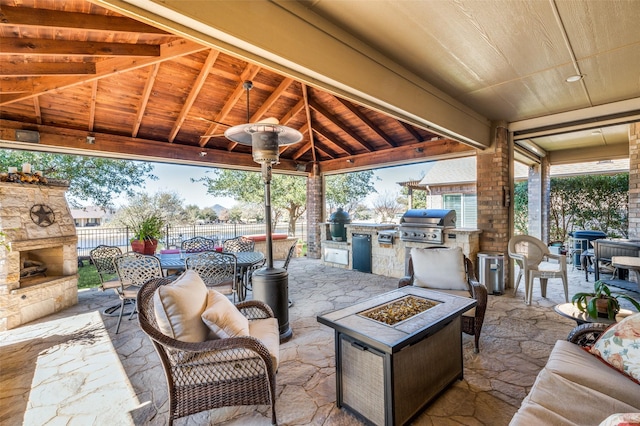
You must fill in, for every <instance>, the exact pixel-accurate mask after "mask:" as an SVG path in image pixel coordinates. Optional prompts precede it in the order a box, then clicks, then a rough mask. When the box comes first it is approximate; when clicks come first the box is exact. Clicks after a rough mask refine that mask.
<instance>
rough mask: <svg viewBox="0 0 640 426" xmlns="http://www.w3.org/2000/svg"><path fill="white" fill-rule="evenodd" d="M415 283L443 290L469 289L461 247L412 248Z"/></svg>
mask: <svg viewBox="0 0 640 426" xmlns="http://www.w3.org/2000/svg"><path fill="white" fill-rule="evenodd" d="M411 259H412V262H413V273H414V283H413V285H415V286H418V287H426V288H433V289H441V290H468V287H467V282H466V274H465V272H464V255H463V254H462V249H461V248H460V247H455V248H433V249H423V248H415V247H414V248H412V249H411Z"/></svg>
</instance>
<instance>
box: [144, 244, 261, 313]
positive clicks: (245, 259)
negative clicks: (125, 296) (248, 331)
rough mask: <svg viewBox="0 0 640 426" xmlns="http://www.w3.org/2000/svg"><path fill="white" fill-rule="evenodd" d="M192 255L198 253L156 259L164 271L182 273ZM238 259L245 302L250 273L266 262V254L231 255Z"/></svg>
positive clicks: (251, 252) (168, 255)
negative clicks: (254, 267)
mask: <svg viewBox="0 0 640 426" xmlns="http://www.w3.org/2000/svg"><path fill="white" fill-rule="evenodd" d="M192 254H196V253H185V254H180V253H160V254H156V257H157V258H158V259H160V267H161V268H162V270H163V271H176V272H182V271H184V270H185V259H186V258H187V257H189V256H190V255H192ZM230 254H233V255H234V256H235V257H236V262H237V267H238V272H239V274H240V277H241V284H242V285H243V289H241V291H239V292H238V293H239V297H240V301H242V300H244V296H243V295H246V289H247V287H248V286H249V276H248V272H249V271H250V270H251V269H252V267H253V266H255V265H257V264H259V263H260V262H262V261H264V254H263V253H262V252H259V251H241V252H233V253H230Z"/></svg>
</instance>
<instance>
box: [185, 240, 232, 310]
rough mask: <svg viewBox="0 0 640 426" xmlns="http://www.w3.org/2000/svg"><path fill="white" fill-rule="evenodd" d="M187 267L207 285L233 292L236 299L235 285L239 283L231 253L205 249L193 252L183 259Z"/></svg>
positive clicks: (225, 292)
mask: <svg viewBox="0 0 640 426" xmlns="http://www.w3.org/2000/svg"><path fill="white" fill-rule="evenodd" d="M185 264H186V267H187V269H193V270H194V271H196V272H197V273H198V275H199V276H200V278H202V281H204V283H205V285H206V286H207V287H210V288H213V289H215V290H216V291H218V292H220V293H222V294H225V295H229V294H233V302H234V303H235V301H236V293H237V290H238V289H237V286H238V285H241V284H240V283H239V281H238V279H237V270H238V266H237V261H236V257H235V256H234V255H233V254H231V253H218V252H215V251H207V252H203V253H196V254H193V255H191V256H189V257H187V259H186V260H185Z"/></svg>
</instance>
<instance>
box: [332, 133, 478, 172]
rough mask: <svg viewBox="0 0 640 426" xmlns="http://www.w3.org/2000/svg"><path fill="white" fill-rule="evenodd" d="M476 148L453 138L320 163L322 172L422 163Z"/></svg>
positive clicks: (470, 152) (458, 154)
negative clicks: (348, 160) (347, 160)
mask: <svg viewBox="0 0 640 426" xmlns="http://www.w3.org/2000/svg"><path fill="white" fill-rule="evenodd" d="M475 152H476V150H475V149H474V148H471V147H470V146H468V145H465V144H463V143H460V142H456V141H454V140H452V139H441V140H437V141H429V142H421V143H416V144H411V145H404V146H399V147H397V148H389V149H383V150H379V151H375V152H371V153H365V154H358V155H353V156H350V157H349V159H350V160H352V161H351V162H346V161H345V159H344V158H338V159H335V160H326V161H323V162H321V163H320V171H321V172H322V173H335V172H348V171H357V170H367V169H373V168H379V167H381V166H383V165H394V164H411V163H420V162H424V161H430V160H435V159H442V158H452V157H458V156H461V155H463V154H468V155H471V154H472V153H475Z"/></svg>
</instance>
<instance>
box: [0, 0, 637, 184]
mask: <svg viewBox="0 0 640 426" xmlns="http://www.w3.org/2000/svg"><path fill="white" fill-rule="evenodd" d="M613 4H614V5H615V6H609V3H608V2H562V3H555V2H549V3H546V2H532V3H529V2H511V1H501V0H496V1H494V2H474V1H468V2H467V1H465V2H456V3H453V2H402V3H397V2H394V1H387V0H381V1H376V2H374V3H373V4H371V3H370V2H343V1H313V2H310V1H287V2H280V1H258V0H256V1H246V2H234V1H215V2H185V1H151V0H129V1H122V0H92V1H88V0H69V1H65V2H59V1H55V0H21V1H16V0H0V6H1V9H2V10H1V12H0V13H1V17H2V19H1V20H0V37H2V43H1V48H0V53H1V54H0V146H2V147H8V148H19V149H32V150H48V151H57V152H67V153H78V154H86V155H99V156H109V157H115V158H127V159H131V158H134V159H145V160H154V161H166V162H173V163H182V164H198V165H205V166H216V167H234V168H247V169H248V168H254V167H255V166H256V164H255V163H254V162H253V161H252V158H251V155H250V150H249V148H248V147H244V146H239V145H236V144H234V143H231V142H229V141H228V140H227V139H225V138H224V137H223V136H222V133H223V132H224V130H225V129H226V128H228V126H232V125H237V124H241V123H244V122H246V121H247V117H248V118H249V120H250V121H258V120H260V119H263V118H266V117H275V118H277V119H278V120H279V121H280V122H281V123H282V124H286V125H288V126H291V127H294V128H296V129H299V130H300V131H301V132H302V133H303V135H304V139H303V142H301V143H299V144H296V145H293V146H290V147H288V148H286V149H285V148H282V149H283V152H282V153H281V157H280V158H281V163H280V164H279V165H278V166H277V167H276V169H277V171H281V172H287V173H304V172H309V171H311V170H312V164H317V165H318V170H319V171H320V172H323V173H336V172H340V171H348V170H358V169H365V168H374V167H383V166H388V165H395V164H407V163H411V162H420V161H425V160H433V159H438V158H449V157H455V156H460V155H463V156H464V155H469V154H471V153H473V152H474V151H475V149H481V150H482V149H485V148H486V147H488V146H489V145H490V143H491V128H492V126H493V125H502V126H508V128H509V130H511V131H512V132H513V135H514V140H515V141H516V144H517V150H516V151H517V154H516V155H517V156H518V155H520V158H525V159H526V158H528V159H529V160H531V159H532V158H533V159H535V158H538V157H540V156H548V158H549V159H550V161H551V163H552V164H554V163H556V164H559V163H567V162H571V161H587V160H589V159H602V158H621V157H625V156H628V134H627V123H629V122H633V121H638V120H640V90H639V89H638V87H637V70H638V69H640V55H639V54H638V53H639V51H640V36H639V35H638V32H637V30H636V26H635V21H634V19H633V17H634V16H637V13H638V12H639V10H638V9H639V8H640V6H638V4H637V3H636V2H633V1H616V2H613ZM436 22H440V23H446V25H434V23H436ZM399 29H402V30H399ZM532 34H534V35H535V36H532ZM541 41H542V42H541ZM571 74H577V75H581V76H583V78H582V80H579V81H578V82H577V83H574V84H573V85H572V84H569V83H567V82H566V81H565V79H566V77H568V76H569V75H571ZM246 80H251V81H253V83H254V88H253V89H252V90H251V92H250V97H249V98H250V101H249V108H248V114H247V99H246V98H247V97H246V93H245V90H244V89H243V83H244V81H246ZM16 130H27V131H34V132H37V134H38V135H39V141H38V142H29V141H31V140H32V139H31V138H34V137H35V136H34V134H32V133H29V132H27V133H24V132H19V135H18V134H17V133H16ZM518 153H521V154H518ZM347 160H350V161H349V162H347Z"/></svg>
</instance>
